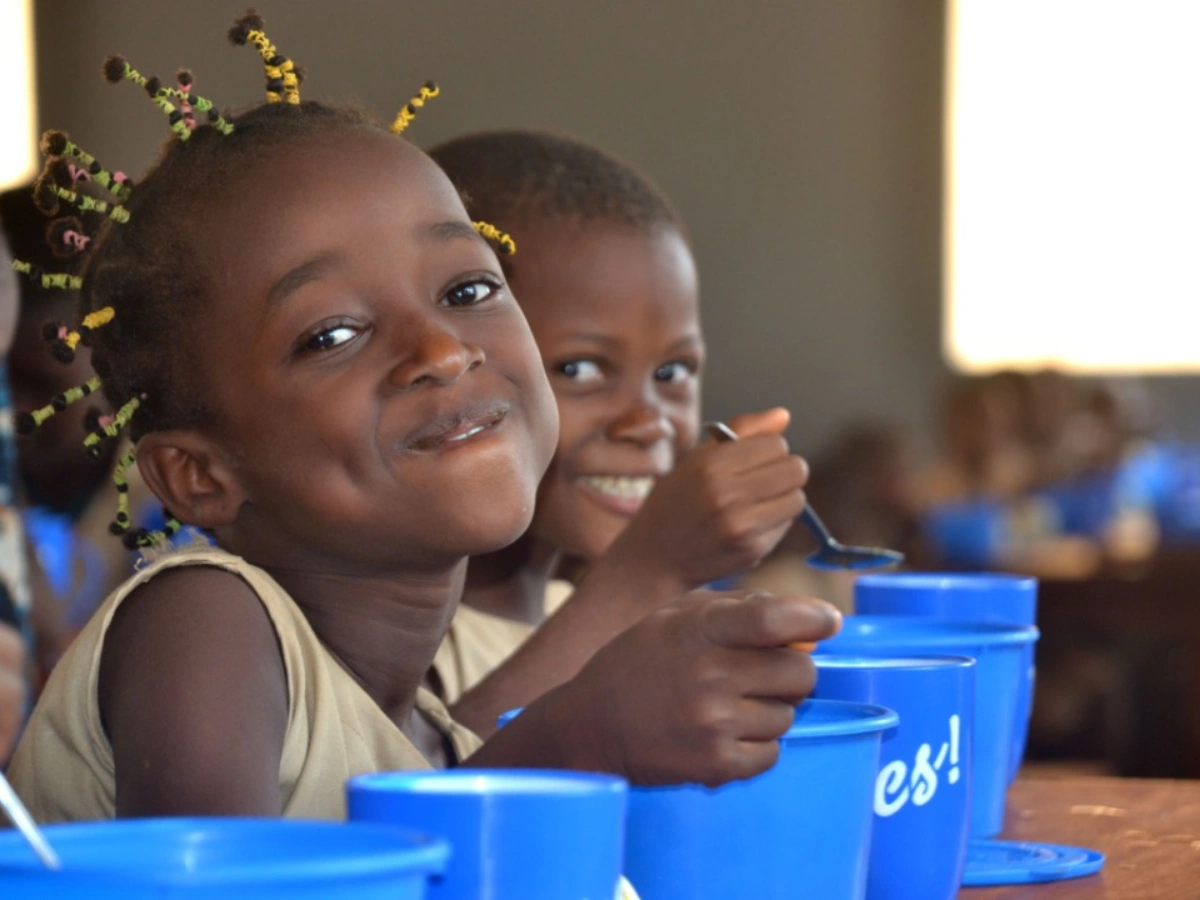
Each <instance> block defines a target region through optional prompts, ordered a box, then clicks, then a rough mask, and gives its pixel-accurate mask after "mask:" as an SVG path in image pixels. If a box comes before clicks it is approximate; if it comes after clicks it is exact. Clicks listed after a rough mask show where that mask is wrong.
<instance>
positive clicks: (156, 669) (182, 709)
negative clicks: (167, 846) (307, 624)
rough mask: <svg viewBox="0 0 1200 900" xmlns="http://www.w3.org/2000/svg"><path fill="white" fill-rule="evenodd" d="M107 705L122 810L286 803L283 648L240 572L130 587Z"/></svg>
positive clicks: (241, 809) (104, 690)
mask: <svg viewBox="0 0 1200 900" xmlns="http://www.w3.org/2000/svg"><path fill="white" fill-rule="evenodd" d="M100 712H101V717H102V721H103V723H104V727H105V731H106V732H107V733H108V736H109V740H110V741H111V743H112V749H113V759H114V762H115V768H116V782H117V797H116V805H117V816H118V817H123V816H169V815H259V816H278V815H280V813H281V812H282V806H281V802H280V796H279V759H280V756H281V755H282V752H283V737H284V732H285V730H286V727H287V715H288V694H287V682H286V675H285V671H284V666H283V658H282V656H281V654H280V651H279V647H278V645H277V643H276V639H275V631H274V629H273V628H272V626H271V622H270V619H269V618H268V616H267V613H266V610H265V609H264V608H263V605H262V603H261V602H259V600H258V598H257V596H255V594H254V592H253V591H252V590H251V589H250V587H249V586H248V585H246V583H245V582H244V581H242V580H241V579H240V578H238V577H237V576H235V575H232V574H230V573H228V572H223V571H220V570H217V569H212V568H207V567H188V568H183V569H176V570H172V571H168V572H164V573H162V574H161V575H158V576H157V577H155V578H154V579H153V580H152V581H150V582H148V583H147V584H145V585H143V586H142V587H140V588H138V589H137V590H136V591H134V593H133V594H131V595H130V596H129V597H128V598H126V599H125V601H124V602H123V603H122V604H121V607H120V608H119V609H118V610H117V614H116V616H115V617H114V619H113V622H112V625H111V626H110V627H109V631H108V634H107V636H106V638H105V643H104V652H103V656H102V658H101V664H100Z"/></svg>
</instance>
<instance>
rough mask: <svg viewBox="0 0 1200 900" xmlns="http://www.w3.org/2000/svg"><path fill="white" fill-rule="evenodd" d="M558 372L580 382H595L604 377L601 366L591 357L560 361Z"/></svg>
mask: <svg viewBox="0 0 1200 900" xmlns="http://www.w3.org/2000/svg"><path fill="white" fill-rule="evenodd" d="M558 372H559V374H560V375H565V376H566V377H567V378H569V379H571V380H572V381H574V382H577V383H579V384H594V383H595V382H597V381H599V380H600V379H601V378H603V377H604V376H603V374H602V373H601V371H600V366H599V365H598V364H597V363H595V362H594V361H593V360H590V359H571V360H568V361H567V362H565V363H560V364H559V366H558Z"/></svg>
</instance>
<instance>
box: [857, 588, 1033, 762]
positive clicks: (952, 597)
mask: <svg viewBox="0 0 1200 900" xmlns="http://www.w3.org/2000/svg"><path fill="white" fill-rule="evenodd" d="M1037 590H1038V583H1037V579H1036V578H1028V577H1025V576H1023V575H1003V574H999V573H995V572H981V573H953V574H951V573H938V572H893V573H890V574H880V575H865V576H863V577H862V578H860V579H858V581H856V582H855V584H854V611H855V612H856V613H861V614H862V615H867V616H930V617H932V618H935V619H956V620H958V621H962V622H1015V623H1016V624H1018V625H1036V624H1037ZM1024 662H1025V665H1024V668H1025V676H1024V678H1023V680H1022V682H1021V693H1020V696H1019V697H1018V700H1017V712H1016V717H1017V721H1016V728H1015V730H1014V731H1013V744H1012V759H1011V760H1010V762H1009V776H1008V780H1009V781H1010V782H1011V781H1012V780H1013V779H1014V778H1016V777H1017V772H1018V770H1019V769H1020V768H1021V762H1022V760H1024V759H1025V742H1026V740H1027V739H1028V737H1029V719H1030V716H1032V715H1033V686H1034V680H1035V678H1036V676H1037V669H1036V663H1035V659H1034V644H1032V643H1031V644H1028V645H1027V646H1026V648H1025V661H1024Z"/></svg>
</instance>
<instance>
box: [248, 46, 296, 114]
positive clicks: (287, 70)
mask: <svg viewBox="0 0 1200 900" xmlns="http://www.w3.org/2000/svg"><path fill="white" fill-rule="evenodd" d="M246 40H248V41H249V42H250V43H252V44H253V45H254V46H255V47H257V48H258V53H259V55H260V56H261V57H262V58H263V71H264V72H265V73H266V76H267V102H268V103H279V102H280V101H286V102H287V103H299V102H300V78H299V76H298V75H297V74H296V64H295V63H293V62H292V61H291V60H290V59H288V58H287V57H286V56H280V55H279V51H278V50H276V49H275V45H274V44H272V43H271V41H270V39H269V38H268V37H267V35H266V32H264V31H262V30H261V29H258V28H251V29H250V30H249V31H248V32H246ZM273 83H277V84H279V85H281V88H282V93H281V92H280V91H279V90H275V87H274V84H273Z"/></svg>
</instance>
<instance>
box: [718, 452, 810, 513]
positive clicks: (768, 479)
mask: <svg viewBox="0 0 1200 900" xmlns="http://www.w3.org/2000/svg"><path fill="white" fill-rule="evenodd" d="M807 483H808V463H806V462H805V461H804V458H803V457H800V456H790V455H789V456H781V457H776V458H775V459H772V460H770V461H768V462H765V463H762V464H761V465H758V466H755V467H754V468H752V469H746V470H743V471H742V472H739V473H738V476H737V479H736V481H734V482H733V489H734V490H736V491H737V493H738V496H740V497H744V498H745V499H746V500H747V501H749V502H752V503H761V502H763V501H764V500H773V499H775V498H776V497H782V496H784V495H785V494H795V493H798V492H799V491H800V489H801V488H803V487H804V485H806V484H807ZM798 512H799V511H797V513H798Z"/></svg>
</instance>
